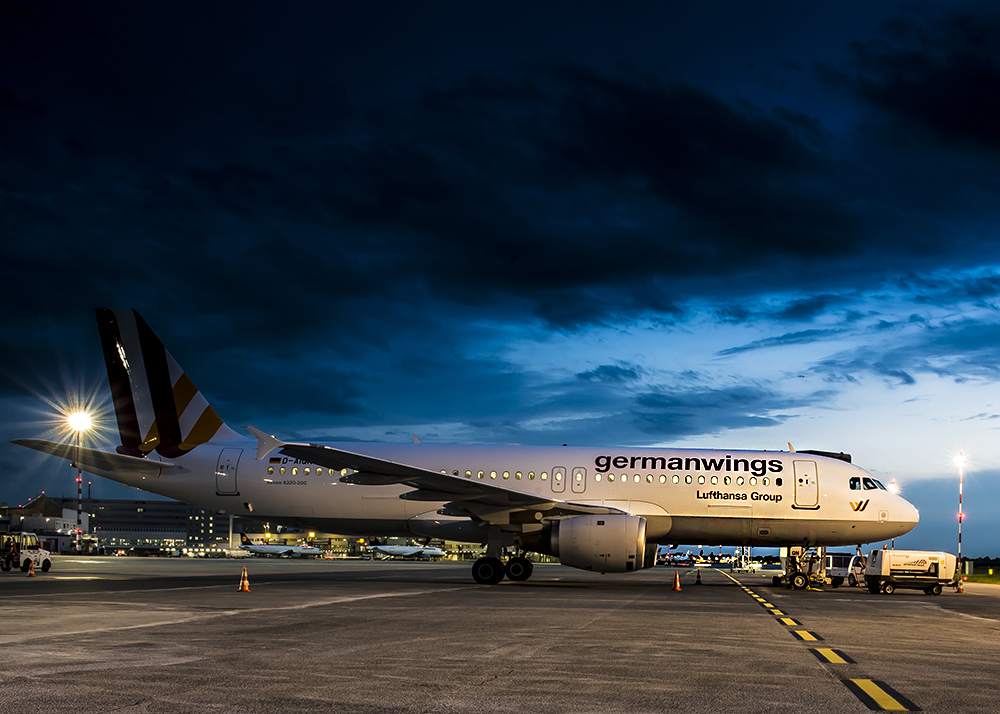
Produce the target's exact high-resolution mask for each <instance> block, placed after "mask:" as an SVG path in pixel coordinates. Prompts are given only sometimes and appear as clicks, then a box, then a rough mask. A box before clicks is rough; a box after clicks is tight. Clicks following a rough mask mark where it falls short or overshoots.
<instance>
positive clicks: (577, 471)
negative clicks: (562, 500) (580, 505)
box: [570, 466, 587, 493]
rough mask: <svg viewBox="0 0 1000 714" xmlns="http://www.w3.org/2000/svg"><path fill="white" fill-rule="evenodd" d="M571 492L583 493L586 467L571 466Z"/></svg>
mask: <svg viewBox="0 0 1000 714" xmlns="http://www.w3.org/2000/svg"><path fill="white" fill-rule="evenodd" d="M570 488H572V489H573V493H583V492H584V491H586V490H587V469H585V468H583V467H582V466H574V467H573V485H572V486H570Z"/></svg>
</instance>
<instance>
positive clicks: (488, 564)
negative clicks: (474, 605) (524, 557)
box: [472, 557, 504, 585]
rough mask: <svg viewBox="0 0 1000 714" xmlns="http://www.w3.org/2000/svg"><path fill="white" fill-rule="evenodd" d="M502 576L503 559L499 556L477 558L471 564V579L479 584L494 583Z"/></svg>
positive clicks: (501, 578)
mask: <svg viewBox="0 0 1000 714" xmlns="http://www.w3.org/2000/svg"><path fill="white" fill-rule="evenodd" d="M503 577H504V569H503V561H502V560H500V558H490V557H486V558H479V559H478V560H477V561H476V562H475V563H473V564H472V579H473V580H475V581H476V582H477V583H479V584H480V585H496V584H497V583H499V582H500V581H501V580H503Z"/></svg>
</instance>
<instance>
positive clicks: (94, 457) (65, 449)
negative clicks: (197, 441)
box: [10, 439, 174, 473]
mask: <svg viewBox="0 0 1000 714" xmlns="http://www.w3.org/2000/svg"><path fill="white" fill-rule="evenodd" d="M10 443H12V444H17V445H18V446H26V447H28V448H29V449H34V450H35V451H41V452H44V453H46V454H52V455H53V456H58V457H60V458H63V459H66V460H68V461H71V462H73V463H74V464H79V465H80V467H81V468H82V469H83V470H84V471H88V472H91V473H93V472H95V471H96V472H100V471H105V472H115V471H133V472H140V473H159V471H160V470H161V469H169V468H173V466H174V465H173V464H172V463H168V462H166V461H154V460H153V459H142V458H139V457H138V456H127V455H125V454H116V453H113V452H109V451H99V450H98V449H87V448H83V447H80V446H76V445H74V444H60V443H58V442H55V441H45V440H44V439H14V440H13V441H11V442H10Z"/></svg>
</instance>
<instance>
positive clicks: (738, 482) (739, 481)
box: [736, 476, 743, 486]
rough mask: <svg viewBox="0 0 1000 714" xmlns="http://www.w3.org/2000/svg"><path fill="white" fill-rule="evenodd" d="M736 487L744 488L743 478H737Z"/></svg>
mask: <svg viewBox="0 0 1000 714" xmlns="http://www.w3.org/2000/svg"><path fill="white" fill-rule="evenodd" d="M736 485H737V486H742V485H743V477H742V476H737V477H736Z"/></svg>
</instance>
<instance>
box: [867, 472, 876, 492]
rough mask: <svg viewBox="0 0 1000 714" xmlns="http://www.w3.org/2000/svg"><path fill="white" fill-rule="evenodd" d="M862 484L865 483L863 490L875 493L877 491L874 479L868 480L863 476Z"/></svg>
mask: <svg viewBox="0 0 1000 714" xmlns="http://www.w3.org/2000/svg"><path fill="white" fill-rule="evenodd" d="M864 483H865V490H866V491H876V490H878V486H877V485H876V483H877V482H876V481H875V479H873V478H868V477H867V476H865V478H864Z"/></svg>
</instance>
